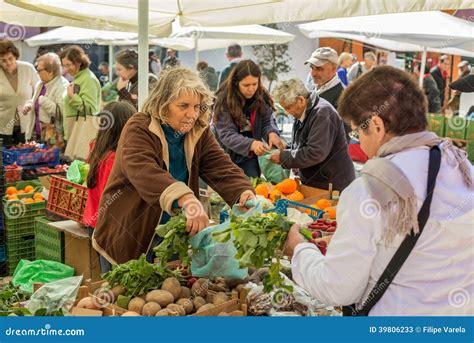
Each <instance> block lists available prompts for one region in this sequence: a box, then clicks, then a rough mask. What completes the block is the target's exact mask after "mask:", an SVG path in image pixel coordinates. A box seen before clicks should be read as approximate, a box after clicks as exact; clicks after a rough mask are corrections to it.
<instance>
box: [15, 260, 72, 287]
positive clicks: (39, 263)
mask: <svg viewBox="0 0 474 343" xmlns="http://www.w3.org/2000/svg"><path fill="white" fill-rule="evenodd" d="M73 275H74V268H72V267H69V266H66V265H65V264H62V263H60V262H55V261H47V260H36V261H32V262H30V261H28V260H20V262H19V263H18V265H17V266H16V269H15V273H13V279H12V283H13V285H15V286H18V287H20V289H21V290H23V291H26V292H29V293H32V292H33V284H34V283H36V282H39V283H48V282H51V281H56V280H61V279H64V278H68V277H71V276H73Z"/></svg>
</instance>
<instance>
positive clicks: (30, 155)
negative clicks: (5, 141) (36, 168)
mask: <svg viewBox="0 0 474 343" xmlns="http://www.w3.org/2000/svg"><path fill="white" fill-rule="evenodd" d="M59 155H60V149H47V150H46V151H41V152H36V151H35V149H34V148H25V149H15V150H3V160H4V161H5V163H6V164H13V163H16V164H17V165H19V166H28V165H40V164H50V163H51V164H59Z"/></svg>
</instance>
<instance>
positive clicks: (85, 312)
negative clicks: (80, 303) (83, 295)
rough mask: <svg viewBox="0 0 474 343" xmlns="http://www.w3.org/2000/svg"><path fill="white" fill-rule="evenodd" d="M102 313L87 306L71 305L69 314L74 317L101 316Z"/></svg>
mask: <svg viewBox="0 0 474 343" xmlns="http://www.w3.org/2000/svg"><path fill="white" fill-rule="evenodd" d="M102 314H103V313H102V311H99V310H90V309H88V308H79V307H73V308H72V310H71V315H72V316H74V317H102Z"/></svg>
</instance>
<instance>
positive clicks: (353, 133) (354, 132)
mask: <svg viewBox="0 0 474 343" xmlns="http://www.w3.org/2000/svg"><path fill="white" fill-rule="evenodd" d="M361 129H362V128H361V127H360V126H359V127H357V129H355V130H352V131H351V132H349V133H348V136H349V138H350V139H352V140H354V141H356V142H360V139H359V131H360V130H361Z"/></svg>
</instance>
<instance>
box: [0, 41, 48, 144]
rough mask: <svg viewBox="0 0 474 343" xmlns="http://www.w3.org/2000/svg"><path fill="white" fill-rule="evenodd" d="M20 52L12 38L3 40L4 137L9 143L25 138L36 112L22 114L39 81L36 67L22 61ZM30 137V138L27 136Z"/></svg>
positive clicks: (0, 124)
mask: <svg viewBox="0 0 474 343" xmlns="http://www.w3.org/2000/svg"><path fill="white" fill-rule="evenodd" d="M19 57H20V53H19V52H18V49H17V48H16V47H15V45H14V44H13V43H12V42H11V41H9V40H6V39H4V40H0V138H2V139H3V144H4V145H6V146H11V145H16V144H18V143H23V142H24V141H25V133H28V131H29V130H28V129H29V127H30V123H31V122H33V121H34V118H33V114H31V113H25V114H24V115H23V114H22V115H20V114H19V112H20V111H21V110H22V109H23V105H24V104H25V102H26V101H28V100H30V99H31V97H32V96H33V92H34V89H35V86H36V83H37V82H38V81H39V78H38V75H37V74H36V71H35V68H34V67H33V66H32V65H31V64H30V63H27V62H21V61H18V58H19ZM26 138H28V139H29V138H30V137H26Z"/></svg>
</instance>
